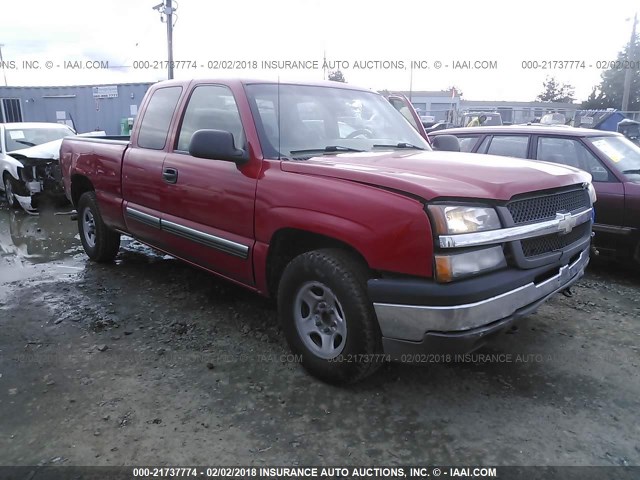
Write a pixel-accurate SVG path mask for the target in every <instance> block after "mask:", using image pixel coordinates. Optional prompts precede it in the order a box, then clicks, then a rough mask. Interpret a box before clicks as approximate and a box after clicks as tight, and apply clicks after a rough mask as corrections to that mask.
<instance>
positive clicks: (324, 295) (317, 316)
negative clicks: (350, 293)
mask: <svg viewBox="0 0 640 480" xmlns="http://www.w3.org/2000/svg"><path fill="white" fill-rule="evenodd" d="M293 315H294V319H295V324H296V329H297V331H298V335H300V338H301V339H302V342H303V343H304V345H305V346H306V347H307V348H308V349H309V350H310V351H311V352H312V353H313V354H314V355H316V356H318V357H320V358H323V359H325V360H328V359H331V358H335V357H337V356H338V355H340V353H342V350H344V347H345V344H346V341H347V323H346V317H345V314H344V310H343V309H342V305H340V302H339V301H338V297H337V296H336V295H335V293H333V291H332V290H331V289H330V288H329V287H327V286H326V285H325V284H323V283H321V282H307V283H305V284H304V285H302V287H301V288H300V289H299V290H298V293H297V295H296V298H295V301H294V306H293Z"/></svg>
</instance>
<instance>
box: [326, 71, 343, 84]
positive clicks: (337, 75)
mask: <svg viewBox="0 0 640 480" xmlns="http://www.w3.org/2000/svg"><path fill="white" fill-rule="evenodd" d="M329 80H332V81H334V82H342V83H347V80H346V79H345V78H344V75H343V74H342V72H341V71H340V70H335V71H333V72H331V73H329Z"/></svg>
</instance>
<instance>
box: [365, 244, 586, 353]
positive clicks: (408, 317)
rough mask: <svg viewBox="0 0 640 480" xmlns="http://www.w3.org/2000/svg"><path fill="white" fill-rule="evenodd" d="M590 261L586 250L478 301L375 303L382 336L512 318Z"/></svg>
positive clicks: (419, 336)
mask: <svg viewBox="0 0 640 480" xmlns="http://www.w3.org/2000/svg"><path fill="white" fill-rule="evenodd" d="M588 263H589V250H588V249H587V250H583V251H582V252H581V253H580V256H579V257H578V259H576V260H575V261H574V262H573V263H570V264H568V265H565V266H563V267H560V269H559V271H558V273H557V274H555V275H554V276H552V277H550V278H548V279H546V280H544V281H542V282H540V283H537V284H536V283H534V282H531V283H528V284H526V285H523V286H521V287H519V288H516V289H514V290H511V291H508V292H505V293H502V294H500V295H497V296H495V297H491V298H487V299H485V300H481V301H478V302H475V303H469V304H465V305H453V306H422V305H399V304H389V303H374V307H375V311H376V315H377V317H378V322H379V324H380V329H381V331H382V336H383V337H386V338H392V339H401V340H408V341H414V342H418V341H421V340H423V338H424V336H425V334H426V333H427V332H463V331H465V330H470V329H474V328H478V327H482V326H485V325H489V324H491V323H494V322H497V321H499V320H502V319H505V318H508V317H510V316H512V315H514V314H515V313H516V312H517V311H518V310H522V309H524V308H526V307H528V306H530V305H533V304H538V303H541V302H543V301H544V300H546V299H547V298H549V297H550V296H552V295H553V294H555V293H557V292H559V291H560V290H564V289H565V288H567V287H569V286H571V285H572V284H573V283H575V282H576V281H577V280H578V279H580V277H582V275H583V274H584V270H585V268H586V266H587V264H588Z"/></svg>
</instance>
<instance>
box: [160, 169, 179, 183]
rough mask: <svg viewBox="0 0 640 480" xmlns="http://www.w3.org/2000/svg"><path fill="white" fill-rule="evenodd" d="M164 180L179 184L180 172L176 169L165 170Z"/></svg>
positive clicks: (163, 173)
mask: <svg viewBox="0 0 640 480" xmlns="http://www.w3.org/2000/svg"><path fill="white" fill-rule="evenodd" d="M162 178H163V180H164V181H165V182H167V183H178V170H176V169H175V168H163V169H162Z"/></svg>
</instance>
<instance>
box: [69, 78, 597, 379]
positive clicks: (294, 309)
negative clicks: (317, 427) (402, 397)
mask: <svg viewBox="0 0 640 480" xmlns="http://www.w3.org/2000/svg"><path fill="white" fill-rule="evenodd" d="M407 107H408V108H409V107H410V105H408V106H407ZM441 140H442V139H441ZM438 144H440V145H441V146H444V145H446V144H447V142H445V141H444V140H443V141H442V142H440V141H439V142H436V146H437V145H438ZM60 153H61V157H60V163H61V167H62V171H63V178H64V186H65V190H66V192H67V195H68V197H69V199H70V200H71V201H72V202H73V204H74V205H75V206H76V208H77V211H78V228H79V231H80V238H81V240H82V244H83V246H84V249H85V251H86V253H87V255H88V256H89V257H90V258H91V259H92V260H95V261H99V262H107V261H111V260H113V258H114V257H115V256H116V254H117V252H118V248H119V244H120V235H121V234H127V235H131V236H133V237H135V238H137V239H139V240H140V241H142V242H145V243H147V244H149V245H151V246H153V247H155V248H157V249H159V250H162V251H164V252H167V253H169V254H171V255H174V256H176V257H178V258H180V259H182V260H184V261H186V262H188V263H191V264H192V265H195V266H198V267H201V268H204V269H205V270H208V271H210V272H212V273H214V274H216V275H219V276H221V277H224V278H226V279H228V280H230V281H233V282H235V283H238V284H240V285H243V286H245V287H247V288H250V289H252V290H254V291H256V292H258V293H259V294H262V295H266V296H272V297H276V298H277V302H278V310H279V318H280V321H281V324H282V328H283V331H284V333H285V335H286V338H287V341H288V343H289V344H290V346H291V348H292V350H293V351H294V352H295V353H297V354H300V355H301V356H302V359H303V365H304V367H305V368H306V369H307V370H308V371H310V372H311V373H312V374H314V375H316V376H317V377H319V378H322V379H324V380H326V381H330V382H336V383H346V382H353V381H356V380H358V379H361V378H363V377H364V376H366V375H368V374H369V373H371V372H373V371H374V370H375V369H376V367H377V366H379V365H380V364H381V363H382V362H383V361H384V360H387V359H394V360H404V361H412V360H415V359H419V358H420V355H423V354H424V353H432V352H442V351H445V350H446V351H458V352H462V351H464V352H468V351H472V350H474V349H476V348H478V347H480V346H482V345H483V344H484V343H486V342H487V340H488V339H489V338H490V337H492V336H493V335H495V334H497V333H498V332H500V331H503V330H504V329H506V328H508V327H510V326H511V325H512V323H513V322H514V321H516V320H517V319H518V318H520V317H521V316H523V315H526V314H528V313H530V312H532V311H533V310H535V309H536V308H537V307H538V305H540V304H541V303H542V302H543V301H544V300H546V299H547V298H549V297H550V296H551V295H553V294H554V293H556V292H558V291H560V290H562V289H565V288H567V287H568V286H570V285H571V284H572V283H574V282H575V281H576V280H577V279H578V278H580V277H581V276H582V274H583V272H584V269H585V267H586V265H587V263H588V261H589V245H590V241H591V227H592V214H593V202H594V201H595V194H594V191H593V188H592V186H591V178H590V176H589V174H587V173H585V172H582V171H580V170H577V169H574V168H570V167H563V166H558V165H552V164H545V163H540V162H530V161H527V160H514V159H505V158H502V157H490V156H487V157H485V158H484V159H482V161H479V159H478V157H477V156H476V155H473V154H464V153H454V152H445V151H433V150H432V148H431V147H430V145H429V144H428V142H427V141H426V140H425V139H423V138H422V137H421V136H420V134H418V133H417V132H416V130H414V129H413V128H412V127H411V124H410V123H409V121H408V120H407V119H406V118H405V116H403V114H401V113H399V112H398V110H396V109H395V108H394V107H393V106H392V105H391V103H389V102H388V101H387V100H386V99H385V98H384V97H383V96H381V95H379V94H377V93H375V92H371V91H368V90H364V89H359V88H354V87H352V86H348V85H344V84H336V83H334V82H329V83H320V84H298V83H274V82H264V81H241V80H197V81H196V80H194V81H168V82H161V83H158V84H156V85H154V86H153V87H152V88H150V90H149V92H148V93H147V95H146V97H145V99H144V100H143V102H142V105H141V108H140V112H139V115H138V119H137V120H136V122H135V125H134V129H133V132H132V135H131V138H130V139H129V138H126V139H122V138H111V137H103V138H81V137H70V138H66V139H64V141H63V142H62V147H61V152H60Z"/></svg>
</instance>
